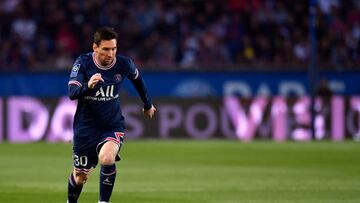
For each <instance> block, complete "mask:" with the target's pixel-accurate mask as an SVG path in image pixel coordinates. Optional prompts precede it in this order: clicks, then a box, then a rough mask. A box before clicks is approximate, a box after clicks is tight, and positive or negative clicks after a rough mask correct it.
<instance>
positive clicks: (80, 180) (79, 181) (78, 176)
mask: <svg viewBox="0 0 360 203" xmlns="http://www.w3.org/2000/svg"><path fill="white" fill-rule="evenodd" d="M74 177H75V182H76V185H84V184H85V183H86V181H87V179H88V177H89V175H88V174H86V173H77V172H75V173H74Z"/></svg>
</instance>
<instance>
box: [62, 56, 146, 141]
mask: <svg viewBox="0 0 360 203" xmlns="http://www.w3.org/2000/svg"><path fill="white" fill-rule="evenodd" d="M96 73H100V74H101V76H102V78H103V79H104V82H101V81H99V82H98V83H97V85H96V86H95V88H94V89H90V88H89V87H88V84H87V83H88V81H89V79H90V78H91V76H92V75H94V74H96ZM125 78H128V79H129V80H130V81H131V82H132V83H133V84H134V86H135V88H136V89H137V91H138V92H139V94H140V97H141V99H142V101H143V103H144V108H145V109H149V108H150V107H151V101H150V98H149V97H148V95H147V90H146V87H145V83H144V81H143V79H142V77H141V75H140V73H139V71H138V69H137V68H136V66H135V64H134V62H133V61H132V60H131V59H130V58H127V57H124V56H120V55H117V56H116V57H115V59H114V61H113V62H112V64H110V65H109V66H108V67H103V66H101V65H99V64H98V63H97V61H96V60H95V53H94V52H91V53H87V54H83V55H81V56H79V57H78V58H77V60H76V61H75V63H74V65H73V67H72V70H71V74H70V80H69V83H68V86H69V97H70V99H72V100H75V99H77V100H78V104H77V109H76V113H75V117H74V135H75V138H76V137H78V138H81V137H83V138H85V137H87V136H96V135H97V134H98V133H99V132H107V131H121V132H123V130H124V117H123V116H122V114H121V107H120V99H119V91H120V86H121V84H122V82H123V81H124V79H125Z"/></svg>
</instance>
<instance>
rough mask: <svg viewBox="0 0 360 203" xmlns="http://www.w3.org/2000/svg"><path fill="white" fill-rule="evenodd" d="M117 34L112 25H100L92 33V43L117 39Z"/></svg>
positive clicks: (98, 43)
mask: <svg viewBox="0 0 360 203" xmlns="http://www.w3.org/2000/svg"><path fill="white" fill-rule="evenodd" d="M117 37H118V34H117V33H116V32H115V30H114V28H112V27H100V28H98V29H97V30H96V32H95V34H94V43H95V44H97V45H100V42H101V40H112V39H116V40H117Z"/></svg>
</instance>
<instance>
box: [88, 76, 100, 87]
mask: <svg viewBox="0 0 360 203" xmlns="http://www.w3.org/2000/svg"><path fill="white" fill-rule="evenodd" d="M99 81H101V82H104V79H103V78H102V77H101V74H100V73H95V74H94V75H92V76H91V78H90V80H89V82H88V87H89V88H90V89H94V87H95V85H96V84H98V82H99Z"/></svg>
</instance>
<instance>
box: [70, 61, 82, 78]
mask: <svg viewBox="0 0 360 203" xmlns="http://www.w3.org/2000/svg"><path fill="white" fill-rule="evenodd" d="M79 69H80V64H79V63H77V64H74V66H73V67H72V70H71V74H70V77H76V76H77V74H78V72H79Z"/></svg>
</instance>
